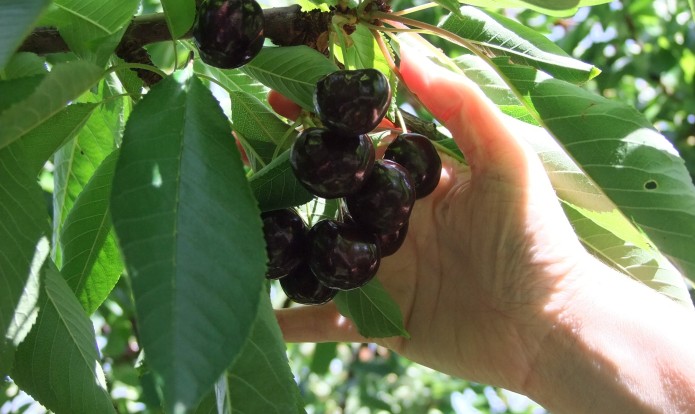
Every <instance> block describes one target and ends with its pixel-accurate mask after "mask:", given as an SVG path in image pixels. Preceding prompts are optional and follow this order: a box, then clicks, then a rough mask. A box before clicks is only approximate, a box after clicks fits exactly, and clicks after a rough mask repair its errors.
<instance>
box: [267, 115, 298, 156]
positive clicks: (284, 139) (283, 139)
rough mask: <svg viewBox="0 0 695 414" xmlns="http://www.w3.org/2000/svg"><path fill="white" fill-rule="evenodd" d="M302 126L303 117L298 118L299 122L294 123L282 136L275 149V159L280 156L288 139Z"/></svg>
mask: <svg viewBox="0 0 695 414" xmlns="http://www.w3.org/2000/svg"><path fill="white" fill-rule="evenodd" d="M301 124H302V120H301V117H300V118H298V119H297V120H295V121H294V123H293V124H292V125H291V126H290V127H289V128H287V131H285V133H284V134H283V135H282V137H281V138H280V142H279V143H278V144H277V146H276V147H275V151H273V159H275V158H277V157H278V155H280V148H284V147H285V144H286V143H287V139H288V138H289V137H291V136H292V133H293V132H296V130H297V127H298V126H300V125H301Z"/></svg>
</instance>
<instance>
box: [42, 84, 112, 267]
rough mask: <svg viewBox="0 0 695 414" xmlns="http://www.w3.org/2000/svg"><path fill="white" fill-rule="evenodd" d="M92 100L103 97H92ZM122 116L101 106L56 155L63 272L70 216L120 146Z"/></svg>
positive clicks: (56, 228)
mask: <svg viewBox="0 0 695 414" xmlns="http://www.w3.org/2000/svg"><path fill="white" fill-rule="evenodd" d="M88 99H90V100H98V99H99V97H97V96H93V95H91V94H90V95H89V98H88ZM119 122H120V114H118V113H116V112H113V111H109V110H108V109H107V108H105V107H104V106H103V105H101V106H99V107H98V108H97V109H96V110H95V111H94V112H93V113H92V115H91V116H90V118H89V120H87V123H86V124H85V126H84V127H83V128H82V129H81V130H80V132H79V134H78V135H77V136H76V137H74V138H73V139H71V140H70V141H68V142H67V143H66V144H65V145H63V146H62V147H61V148H60V149H59V150H58V151H57V152H56V153H55V155H54V156H53V164H54V170H53V246H52V248H53V251H52V255H53V260H54V262H55V263H56V265H57V266H58V267H59V268H60V269H61V270H62V268H63V258H62V249H63V242H62V240H61V239H60V237H59V236H60V234H61V233H62V231H63V223H64V222H65V219H66V217H67V216H68V213H69V212H70V210H71V209H72V206H73V204H74V202H75V200H76V199H77V197H78V196H79V194H80V193H81V192H82V189H83V188H84V186H85V185H87V182H88V181H89V179H90V178H91V177H92V175H93V174H94V171H96V169H97V167H98V166H99V164H101V162H102V161H103V160H104V158H106V156H107V155H109V154H110V153H111V152H112V151H113V150H114V148H115V146H116V135H117V131H116V130H117V128H115V127H114V125H113V124H116V123H119Z"/></svg>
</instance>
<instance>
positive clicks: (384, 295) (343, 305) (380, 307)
mask: <svg viewBox="0 0 695 414" xmlns="http://www.w3.org/2000/svg"><path fill="white" fill-rule="evenodd" d="M333 300H334V301H335V304H336V306H337V307H338V311H339V312H340V313H341V314H342V315H343V316H345V317H346V318H350V319H351V320H352V321H353V322H354V323H355V325H356V326H357V331H358V332H359V333H360V335H362V336H364V337H365V338H387V337H390V336H403V337H405V338H410V334H408V331H406V329H405V326H404V325H403V315H402V314H401V310H400V308H399V307H398V304H397V303H396V302H395V301H394V300H393V299H392V298H391V295H389V293H388V292H387V291H386V289H384V287H383V286H382V285H381V282H379V281H378V280H377V279H374V280H372V281H371V282H369V283H367V284H366V285H364V286H362V287H361V288H359V289H353V290H346V291H341V292H339V293H338V295H337V296H336V297H335V299H333Z"/></svg>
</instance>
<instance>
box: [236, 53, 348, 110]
mask: <svg viewBox="0 0 695 414" xmlns="http://www.w3.org/2000/svg"><path fill="white" fill-rule="evenodd" d="M241 70H242V71H243V72H245V73H247V74H249V75H250V76H252V77H254V78H256V79H258V80H259V81H260V82H261V83H263V84H264V85H265V86H267V87H269V88H270V89H275V90H276V91H278V92H280V93H281V94H283V95H285V96H286V97H288V98H289V99H291V100H293V101H294V102H296V103H297V104H299V105H300V106H301V107H303V108H304V109H307V110H309V111H313V109H314V89H316V82H317V81H318V80H319V79H321V78H322V77H323V76H325V75H327V74H329V73H333V72H335V71H337V70H338V67H337V66H336V65H335V64H334V63H333V62H331V61H330V60H328V59H327V58H326V57H325V56H324V55H322V54H321V53H319V52H317V51H316V50H314V49H311V48H310V47H308V46H289V47H264V48H263V50H261V53H259V54H258V55H257V56H256V57H255V58H254V59H253V60H252V61H251V62H249V63H248V64H246V65H245V66H244V67H242V68H241Z"/></svg>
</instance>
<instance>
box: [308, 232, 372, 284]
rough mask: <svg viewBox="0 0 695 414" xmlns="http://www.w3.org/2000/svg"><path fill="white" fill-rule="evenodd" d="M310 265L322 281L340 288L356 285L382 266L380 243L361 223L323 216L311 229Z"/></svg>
mask: <svg viewBox="0 0 695 414" xmlns="http://www.w3.org/2000/svg"><path fill="white" fill-rule="evenodd" d="M308 262H309V267H310V268H311V270H312V271H313V272H314V275H316V278H317V279H318V280H319V282H321V283H322V284H324V285H326V286H328V287H330V288H333V289H340V290H350V289H356V288H358V287H360V286H363V285H365V284H366V283H367V282H369V281H370V280H372V278H374V276H375V275H376V271H377V270H378V269H379V263H380V251H379V244H378V242H377V240H376V237H374V235H372V234H370V233H367V232H365V231H363V230H362V229H361V228H360V227H358V226H353V225H349V224H346V223H340V222H337V221H335V220H321V221H319V222H318V223H316V224H315V225H314V226H313V227H312V228H311V230H309V257H308Z"/></svg>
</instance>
